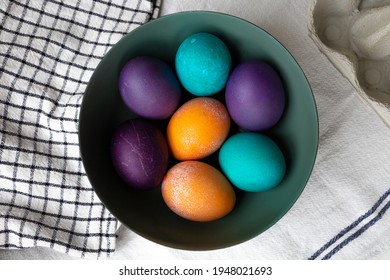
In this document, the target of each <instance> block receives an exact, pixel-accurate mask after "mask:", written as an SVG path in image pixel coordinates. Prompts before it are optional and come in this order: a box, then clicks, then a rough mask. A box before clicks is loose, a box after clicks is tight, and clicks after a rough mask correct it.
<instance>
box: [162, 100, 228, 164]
mask: <svg viewBox="0 0 390 280" xmlns="http://www.w3.org/2000/svg"><path fill="white" fill-rule="evenodd" d="M229 129H230V117H229V113H228V112H227V110H226V107H225V106H224V105H223V104H222V103H221V102H220V101H218V100H216V99H214V98H211V97H197V98H194V99H191V100H190V101H187V102H186V103H184V104H183V105H182V106H181V107H180V108H179V109H177V111H176V112H175V113H174V114H173V116H172V118H171V119H170V121H169V123H168V127H167V139H168V145H169V147H170V149H171V152H172V154H173V156H174V157H175V158H176V159H178V160H195V159H201V158H205V157H207V156H209V155H211V154H212V153H214V152H215V151H216V150H218V149H219V148H220V147H221V145H222V143H223V142H224V141H225V139H226V138H227V135H228V133H229Z"/></svg>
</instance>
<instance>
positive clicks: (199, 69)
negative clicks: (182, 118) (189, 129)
mask: <svg viewBox="0 0 390 280" xmlns="http://www.w3.org/2000/svg"><path fill="white" fill-rule="evenodd" d="M175 64H176V72H177V75H178V77H179V80H180V82H181V83H182V85H183V86H184V88H185V89H186V90H188V91H189V92H190V93H192V94H194V95H197V96H209V95H212V94H214V93H217V92H218V91H220V90H221V89H223V88H224V87H225V85H226V81H227V79H228V75H229V72H230V68H231V64H232V59H231V56H230V52H229V49H228V48H227V46H226V45H225V43H224V42H222V40H221V39H219V38H218V37H216V36H215V35H212V34H209V33H197V34H193V35H191V36H189V37H187V38H186V39H185V40H184V41H183V42H182V43H181V45H180V46H179V48H178V50H177V53H176V61H175Z"/></svg>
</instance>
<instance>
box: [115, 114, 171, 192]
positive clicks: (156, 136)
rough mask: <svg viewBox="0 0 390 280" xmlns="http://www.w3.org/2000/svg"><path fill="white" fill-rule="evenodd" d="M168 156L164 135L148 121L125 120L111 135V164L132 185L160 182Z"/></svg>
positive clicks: (148, 184)
mask: <svg viewBox="0 0 390 280" xmlns="http://www.w3.org/2000/svg"><path fill="white" fill-rule="evenodd" d="M168 156H169V155H168V145H167V143H166V141H165V138H164V135H163V134H162V133H161V131H160V130H159V129H158V128H157V127H155V126H154V125H153V124H151V123H150V122H149V121H146V120H142V119H134V120H129V121H126V122H125V123H123V124H121V125H120V126H119V127H118V128H117V129H116V131H115V132H114V134H113V136H112V141H111V158H112V163H113V165H114V168H115V169H116V171H117V173H118V175H119V176H120V177H121V178H122V179H123V181H125V182H126V183H127V184H128V185H129V186H131V187H132V188H134V189H143V190H145V189H151V188H154V187H157V186H159V185H160V184H161V181H162V179H163V177H164V174H165V172H166V170H167V169H168Z"/></svg>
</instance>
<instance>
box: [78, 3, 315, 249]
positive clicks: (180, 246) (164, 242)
mask: <svg viewBox="0 0 390 280" xmlns="http://www.w3.org/2000/svg"><path fill="white" fill-rule="evenodd" d="M187 14H192V15H197V14H199V15H205V14H206V15H211V16H222V17H229V18H233V19H235V20H238V21H240V22H243V23H245V24H248V25H250V26H252V27H254V28H256V29H258V30H259V31H261V32H264V33H265V34H266V35H267V36H268V37H269V38H270V39H272V40H274V41H275V42H276V43H277V44H278V45H280V47H281V48H283V49H284V51H285V52H286V53H287V54H288V55H289V56H290V58H291V59H292V60H293V62H294V63H295V64H296V65H297V66H298V68H299V69H300V71H301V73H302V76H303V78H304V79H305V81H306V83H307V85H308V90H309V92H310V95H311V98H312V101H313V105H314V113H315V123H316V126H315V130H316V131H315V132H316V133H315V138H314V140H315V143H314V150H313V151H312V153H313V158H312V163H311V167H310V169H308V170H307V171H308V176H307V178H306V180H305V181H304V182H303V183H302V186H301V188H300V190H299V192H296V198H295V199H294V200H291V201H290V205H288V207H286V208H285V211H282V212H281V213H280V214H278V215H276V216H275V218H274V219H273V222H272V223H270V224H269V225H267V226H266V227H263V228H262V229H261V230H258V231H256V232H254V233H253V234H251V235H248V236H246V237H245V238H240V239H238V240H235V241H231V242H226V243H224V244H223V245H222V244H221V245H216V246H210V245H206V246H204V245H202V244H197V245H196V246H193V245H188V244H182V243H175V242H171V241H170V240H165V239H162V238H157V237H155V236H151V235H148V234H145V233H143V232H141V231H139V230H137V229H134V228H131V227H129V226H127V225H126V223H124V222H123V221H122V220H121V219H120V218H118V217H117V216H116V215H114V214H112V212H111V210H110V208H111V207H110V208H109V207H108V206H107V204H110V202H107V200H106V198H105V197H104V196H103V195H102V194H101V192H100V191H99V189H97V188H95V186H94V185H93V184H92V182H91V181H90V179H89V174H88V171H87V169H86V168H85V167H84V163H83V151H82V147H81V146H82V145H81V143H82V142H83V141H81V139H82V138H83V136H82V135H81V134H82V133H81V129H80V124H81V123H82V122H81V120H82V119H83V112H84V110H85V109H84V110H83V108H85V106H87V105H86V102H84V100H85V99H86V98H85V96H87V95H88V93H89V92H90V90H89V88H90V87H91V81H92V80H93V78H94V75H95V72H96V71H98V69H99V68H100V67H101V65H102V64H103V62H104V61H105V58H106V57H107V55H108V54H109V53H111V52H113V51H114V49H115V46H116V45H117V44H119V43H120V42H123V41H124V40H126V37H128V36H130V35H131V34H132V33H134V32H141V31H142V29H143V27H144V26H149V25H150V24H155V22H158V21H160V20H166V19H167V18H171V17H176V16H183V15H184V16H185V15H187ZM78 116H79V119H78V120H79V122H78V141H79V151H80V157H81V159H82V164H83V167H84V170H85V173H86V175H87V178H88V180H89V182H90V185H91V187H92V188H93V190H94V192H95V193H96V194H97V196H98V198H99V200H100V202H101V203H102V204H103V206H104V207H105V208H106V209H107V210H108V211H109V212H110V214H111V215H112V216H113V217H115V219H117V221H119V222H120V224H122V225H124V226H125V227H126V228H128V229H129V230H131V231H133V232H134V233H136V234H138V235H139V236H141V237H143V238H145V239H147V240H149V241H152V242H155V243H157V244H159V245H163V246H166V247H170V248H173V249H180V250H192V251H205V250H217V249H224V248H228V247H231V246H235V245H239V244H241V243H244V242H247V241H249V240H251V239H253V238H255V237H257V236H259V235H261V234H262V233H264V232H266V231H267V230H269V229H270V228H271V227H273V226H274V225H275V224H276V223H277V222H279V221H280V220H281V219H282V218H283V217H284V216H285V215H286V214H287V213H288V212H289V211H290V210H291V208H292V207H293V206H294V205H295V204H296V202H297V201H298V199H299V198H300V197H301V195H302V193H303V191H304V189H305V188H306V185H307V183H308V181H309V180H310V178H311V176H312V172H313V169H314V167H315V165H316V161H317V155H318V149H319V116H318V108H317V103H316V100H315V96H314V94H313V90H312V87H311V85H310V83H309V80H308V78H307V76H306V74H305V72H304V71H303V68H302V67H301V65H300V64H299V63H298V61H297V60H296V58H295V57H294V56H293V55H292V54H291V52H290V51H289V49H288V48H287V47H286V46H285V45H284V44H282V43H281V42H280V41H279V40H278V39H276V38H275V37H274V36H273V35H272V34H270V33H269V32H268V31H266V30H265V29H263V28H262V27H260V26H258V25H256V24H254V23H252V22H250V21H249V20H246V19H243V18H241V17H239V16H236V15H232V14H228V13H224V12H219V11H209V10H195V11H194V10H192V11H180V12H175V13H171V14H167V15H162V16H159V17H158V18H156V19H151V20H150V21H148V22H146V23H144V24H142V25H140V26H138V27H136V28H135V29H133V30H131V31H130V32H128V33H127V34H126V35H124V36H123V37H122V38H121V39H120V40H118V41H117V42H116V43H115V44H114V45H113V46H112V47H111V48H110V49H109V50H108V52H107V53H106V54H104V56H103V57H102V59H101V60H100V62H99V63H98V65H97V66H96V68H95V70H94V72H93V73H92V75H91V77H90V80H89V81H88V84H87V86H86V89H85V91H84V96H83V98H82V101H81V105H80V110H79V114H78ZM118 229H119V227H117V230H118Z"/></svg>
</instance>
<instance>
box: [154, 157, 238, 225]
mask: <svg viewBox="0 0 390 280" xmlns="http://www.w3.org/2000/svg"><path fill="white" fill-rule="evenodd" d="M161 191H162V196H163V199H164V201H165V203H166V204H167V206H168V207H169V208H170V209H171V210H172V211H173V212H175V213H176V214H177V215H179V216H181V217H183V218H186V219H188V220H191V221H197V222H208V221H214V220H217V219H220V218H222V217H224V216H226V215H227V214H228V213H230V212H231V211H232V209H233V207H234V204H235V202H236V195H235V192H234V190H233V187H232V186H231V184H230V183H229V181H228V180H227V179H226V178H225V176H224V175H223V174H222V173H221V172H220V171H218V170H217V169H216V168H214V167H212V166H211V165H209V164H207V163H204V162H200V161H182V162H180V163H178V164H176V165H174V166H173V167H171V169H169V171H168V173H167V174H166V176H165V177H164V180H163V182H162V186H161Z"/></svg>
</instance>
